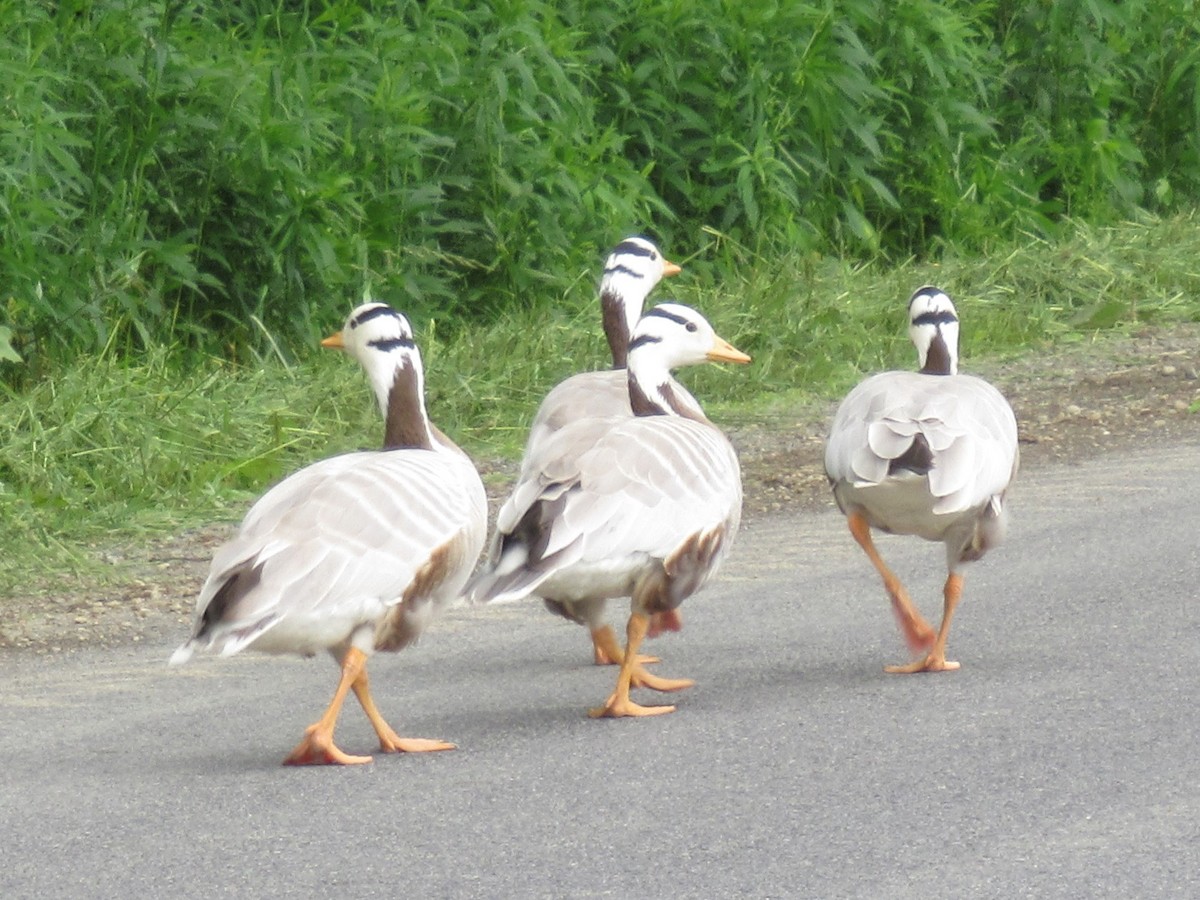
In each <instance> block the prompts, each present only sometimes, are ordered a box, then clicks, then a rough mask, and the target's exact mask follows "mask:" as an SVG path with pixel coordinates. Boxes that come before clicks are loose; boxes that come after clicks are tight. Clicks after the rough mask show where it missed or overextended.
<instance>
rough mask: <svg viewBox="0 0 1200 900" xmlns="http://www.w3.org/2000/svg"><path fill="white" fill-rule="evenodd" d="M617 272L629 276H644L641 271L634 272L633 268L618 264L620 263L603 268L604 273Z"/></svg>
mask: <svg viewBox="0 0 1200 900" xmlns="http://www.w3.org/2000/svg"><path fill="white" fill-rule="evenodd" d="M618 273H620V274H622V275H628V276H629V277H630V278H644V277H645V276H644V275H642V273H641V272H635V271H633V269H631V268H629V266H620V265H617V266H610V267H609V268H607V269H605V270H604V274H605V275H616V274H618Z"/></svg>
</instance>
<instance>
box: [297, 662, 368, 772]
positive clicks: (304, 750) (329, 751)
mask: <svg viewBox="0 0 1200 900" xmlns="http://www.w3.org/2000/svg"><path fill="white" fill-rule="evenodd" d="M366 664H367V655H366V654H365V653H363V652H362V651H361V650H359V649H358V648H357V647H351V648H350V649H349V650H347V651H346V655H345V656H343V657H342V677H341V679H340V680H339V681H338V686H337V690H336V691H334V692H333V700H331V701H330V703H329V706H328V708H326V710H325V713H324V714H323V715H322V716H321V718H319V719H318V720H317V721H316V722H315V723H314V724H312V725H309V726H308V728H306V729H305V731H304V739H303V740H301V741H300V743H299V744H297V745H296V749H294V750H293V751H292V752H291V754H290V755H289V756H288V758H287V759H285V760H284V761H283V764H284V765H285V766H327V765H339V766H349V765H361V764H363V763H369V762H370V761H371V757H369V756H349V755H347V754H345V753H343V752H342V751H341V750H339V749H338V748H337V747H336V746H334V743H333V729H334V726H335V725H337V719H338V714H339V713H340V712H341V711H342V704H343V703H344V702H345V701H346V693H347V692H348V691H349V690H350V688H351V687H352V686H353V685H354V683H355V681H357V680H358V678H359V676H360V675H361V674H362V673H363V670H364V667H365V666H366Z"/></svg>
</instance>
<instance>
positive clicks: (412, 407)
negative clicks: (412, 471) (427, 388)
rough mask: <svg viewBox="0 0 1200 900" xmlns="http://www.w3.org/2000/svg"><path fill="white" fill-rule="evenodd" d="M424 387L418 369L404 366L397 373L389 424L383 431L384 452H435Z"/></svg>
mask: <svg viewBox="0 0 1200 900" xmlns="http://www.w3.org/2000/svg"><path fill="white" fill-rule="evenodd" d="M420 392H421V383H420V379H419V378H418V377H417V372H416V369H414V368H413V367H412V366H411V365H403V366H400V367H399V368H397V369H396V377H395V380H394V381H393V382H392V389H391V390H390V391H389V392H388V405H387V421H386V423H385V424H384V429H383V448H384V449H385V450H399V449H401V448H405V447H411V448H414V449H420V450H432V449H433V442H432V440H431V439H430V436H429V425H428V423H427V422H426V421H425V412H424V410H423V409H422V408H421V395H420Z"/></svg>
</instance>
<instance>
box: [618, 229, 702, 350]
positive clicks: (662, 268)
mask: <svg viewBox="0 0 1200 900" xmlns="http://www.w3.org/2000/svg"><path fill="white" fill-rule="evenodd" d="M681 271H682V270H681V269H680V268H679V266H677V265H676V264H675V263H673V262H671V261H670V260H668V259H667V258H666V257H665V256H663V255H662V253H661V252H660V251H659V249H658V247H656V246H654V244H653V243H652V242H651V241H648V240H646V238H644V237H628V238H625V240H623V241H621V243H619V244H617V246H616V247H614V248H613V251H612V253H610V254H609V256H608V259H607V260H606V261H605V263H604V277H603V278H602V279H601V280H600V307H601V310H602V313H603V319H604V335H605V337H607V338H608V346H609V349H610V350H611V351H612V358H613V368H615V369H621V368H624V367H625V361H626V348H627V347H628V346H629V338H630V335H631V334H632V332H633V328H634V326H635V325H636V324H637V321H638V319H639V318H640V317H641V315H642V306H643V305H644V304H645V302H646V298H647V297H648V296H649V295H650V292H651V291H652V290H654V287H655V285H657V284H658V283H659V282H660V281H662V279H663V278H665V277H667V276H669V275H678V274H679V273H680V272H681Z"/></svg>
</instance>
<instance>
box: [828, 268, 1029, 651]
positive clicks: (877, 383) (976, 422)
mask: <svg viewBox="0 0 1200 900" xmlns="http://www.w3.org/2000/svg"><path fill="white" fill-rule="evenodd" d="M908 316H909V329H908V330H909V336H910V337H911V338H912V341H913V343H914V344H915V345H916V348H917V354H918V356H919V358H920V362H921V369H920V371H918V372H884V373H881V374H879V375H874V376H872V377H870V378H868V379H866V380H865V381H863V382H861V383H860V384H859V385H858V386H857V387H855V388H854V389H853V390H852V391H851V392H850V393H849V394H848V395H847V396H846V398H845V399H844V400H843V401H842V403H841V405H840V406H839V407H838V410H837V413H836V414H835V415H834V418H833V424H832V426H831V427H830V430H829V438H828V441H827V442H826V445H825V473H826V475H827V476H828V477H829V482H830V485H831V486H832V488H833V495H834V497H835V499H836V500H837V503H838V506H839V507H840V508H841V510H842V512H843V513H845V515H846V518H847V521H848V524H849V526H850V533H851V534H852V535H853V536H854V539H855V540H856V541H857V542H858V544H859V545H860V546H861V547H862V548H863V550H864V551H865V552H866V554H867V557H868V558H869V559H870V560H871V563H872V564H873V565H874V566H875V569H876V570H877V571H878V572H879V574H880V576H881V577H882V579H883V583H884V587H885V588H886V590H887V593H888V596H889V597H890V598H891V602H892V608H893V610H894V612H895V614H896V618H897V621H898V622H899V625H900V627H901V630H902V631H903V633H904V637H905V640H906V641H907V643H908V645H909V647H910V648H911V649H912V650H913V651H914V652H918V653H920V652H924V655H923V656H922V658H921V659H918V660H917V661H915V662H912V663H909V664H907V665H901V666H888V667H887V669H886V670H887V671H888V672H896V673H907V672H936V671H947V670H952V669H957V668H958V665H959V664H958V663H957V662H952V661H948V660H947V659H946V638H947V636H948V634H949V632H950V621H951V618H952V617H953V615H954V610H955V608H956V607H957V605H958V601H959V598H960V597H961V595H962V586H963V566H964V565H965V564H966V563H968V562H971V561H974V560H977V559H979V558H981V557H982V556H983V555H984V554H985V553H986V552H987V551H988V550H989V549H991V548H992V547H994V546H996V545H998V544H999V543H1000V542H1001V541H1002V540H1003V538H1004V531H1005V525H1006V520H1007V509H1006V507H1005V491H1006V490H1007V489H1008V486H1009V484H1010V482H1011V481H1012V479H1013V477H1014V476H1015V475H1016V473H1017V466H1018V461H1019V454H1018V449H1017V420H1016V417H1015V416H1014V415H1013V411H1012V407H1010V406H1009V404H1008V401H1007V400H1005V399H1004V396H1003V395H1002V394H1001V393H1000V392H999V391H998V390H996V388H994V387H993V386H992V385H990V384H988V383H987V382H986V381H984V380H983V379H981V378H976V377H974V376H971V375H959V374H958V315H957V313H956V311H955V309H954V304H953V303H952V302H951V300H950V298H949V297H948V296H947V295H946V294H945V293H944V292H943V291H941V290H939V289H937V288H936V287H931V286H926V287H922V288H918V289H917V291H916V292H915V293H914V294H913V295H912V297H911V298H910V300H909V303H908ZM872 528H877V529H879V530H880V531H884V532H891V533H896V534H912V535H917V536H919V537H922V538H925V539H926V540H929V541H937V542H940V543H942V544H944V545H945V548H946V567H947V570H948V574H947V578H946V583H945V587H944V589H943V604H944V606H943V613H942V622H941V626H940V627H939V628H938V631H937V633H936V635H935V633H934V632H933V629H931V628H930V627H929V625H928V624H927V623H926V622H925V621H924V619H922V618H921V615H920V613H918V612H917V610H916V608H915V607H914V606H913V604H912V601H911V599H910V598H909V596H908V592H907V591H906V590H905V589H904V585H903V584H901V583H900V580H899V579H898V578H897V577H896V576H895V575H894V574H893V573H892V571H891V570H890V569H889V568H888V567H887V565H886V564H885V563H884V561H883V559H882V557H880V555H879V552H878V550H876V548H875V544H874V542H873V541H872V540H871V529H872Z"/></svg>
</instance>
